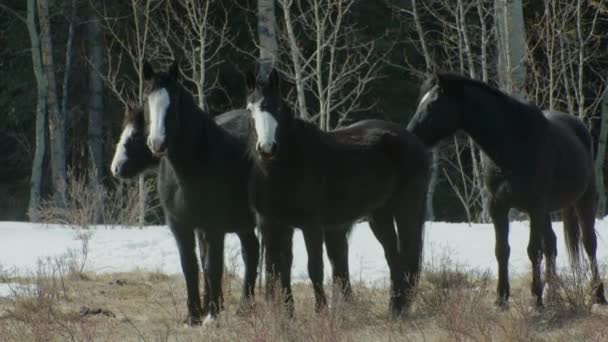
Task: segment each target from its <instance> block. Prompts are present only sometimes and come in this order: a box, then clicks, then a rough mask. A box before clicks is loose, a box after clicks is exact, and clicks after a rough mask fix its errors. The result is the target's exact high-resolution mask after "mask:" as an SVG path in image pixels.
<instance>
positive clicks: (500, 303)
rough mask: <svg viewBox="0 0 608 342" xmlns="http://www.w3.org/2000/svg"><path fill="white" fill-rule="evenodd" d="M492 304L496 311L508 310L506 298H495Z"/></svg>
mask: <svg viewBox="0 0 608 342" xmlns="http://www.w3.org/2000/svg"><path fill="white" fill-rule="evenodd" d="M494 306H495V307H496V309H498V311H507V310H509V302H508V301H507V300H506V299H497V300H496V301H495V302H494Z"/></svg>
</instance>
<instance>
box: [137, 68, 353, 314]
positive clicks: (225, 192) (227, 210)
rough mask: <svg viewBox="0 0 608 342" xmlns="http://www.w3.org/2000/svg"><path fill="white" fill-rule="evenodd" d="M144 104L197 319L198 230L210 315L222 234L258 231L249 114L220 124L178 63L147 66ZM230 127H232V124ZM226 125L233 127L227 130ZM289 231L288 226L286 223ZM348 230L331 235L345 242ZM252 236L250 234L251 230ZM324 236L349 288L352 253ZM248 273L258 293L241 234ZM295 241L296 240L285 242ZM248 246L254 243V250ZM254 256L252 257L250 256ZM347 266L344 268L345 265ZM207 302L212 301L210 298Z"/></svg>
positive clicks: (216, 294)
mask: <svg viewBox="0 0 608 342" xmlns="http://www.w3.org/2000/svg"><path fill="white" fill-rule="evenodd" d="M143 71H144V79H145V98H146V101H145V106H146V115H148V118H147V120H146V121H147V124H148V139H147V144H148V147H149V148H150V150H151V151H152V152H153V153H154V154H155V155H157V156H161V157H162V158H161V164H160V171H159V195H160V199H161V202H162V204H163V208H164V210H165V216H166V218H167V221H168V224H169V226H170V228H171V230H172V232H173V234H174V236H175V239H176V241H177V245H178V248H179V250H180V258H181V263H182V268H183V271H184V275H185V277H186V285H187V290H188V312H189V317H190V318H191V321H197V320H200V315H201V313H202V312H204V309H205V307H203V309H201V308H200V299H199V294H198V267H197V262H196V258H195V253H194V239H193V230H194V228H195V227H198V228H200V229H202V230H203V231H204V232H205V240H206V241H207V248H208V252H207V258H206V263H207V265H206V267H205V269H206V270H207V272H206V280H207V281H208V282H209V294H210V299H209V304H208V310H209V314H210V315H211V316H212V317H214V316H215V315H217V312H218V310H219V309H220V306H219V298H220V295H221V292H220V286H221V277H222V270H223V250H224V248H223V244H224V233H226V232H231V231H239V232H246V233H251V234H252V233H253V229H254V227H255V223H256V221H255V217H254V214H253V211H252V210H251V207H250V204H249V196H248V183H249V176H250V170H251V166H252V163H251V160H250V159H249V156H248V153H247V138H246V136H247V134H248V133H247V128H248V122H249V120H248V116H242V115H240V116H239V115H237V118H238V120H229V119H228V118H226V122H225V123H222V127H220V126H219V125H218V122H222V119H218V122H216V121H214V120H213V119H212V118H211V117H210V116H209V115H208V114H207V113H205V112H204V111H202V110H201V109H200V108H199V107H198V106H197V104H196V103H195V101H194V98H193V97H192V95H191V94H190V93H189V92H188V91H187V90H186V89H185V88H184V87H183V86H182V85H181V84H180V83H179V82H178V73H179V71H178V66H177V63H174V64H173V66H172V67H171V68H170V69H169V71H168V72H159V73H156V72H154V70H153V69H152V67H151V66H150V65H149V64H148V63H146V64H145V66H144V70H143ZM228 126H232V128H231V129H230V128H229V127H228ZM226 128H228V129H226ZM285 229H286V230H289V229H290V228H286V227H285ZM347 233H348V230H346V229H342V230H340V232H339V234H336V235H337V236H338V237H337V238H336V239H334V240H337V241H338V242H344V244H346V239H347ZM248 236H249V235H248ZM334 240H332V239H331V237H330V238H329V239H327V241H326V245H327V250H328V255H329V257H330V259H331V260H332V263H333V264H334V265H336V266H335V269H334V274H336V273H338V274H340V276H341V277H342V278H341V279H343V281H344V283H345V284H346V285H345V289H347V290H345V291H349V290H350V281H349V279H348V258H347V256H348V255H347V254H346V256H345V257H344V258H337V257H335V256H334V255H332V254H331V251H344V250H347V248H346V247H344V246H342V245H339V246H337V247H336V246H334V244H335V242H334ZM241 243H242V246H243V248H244V249H247V251H246V252H245V254H244V255H246V256H247V258H246V260H245V265H246V274H245V286H244V293H246V294H253V290H254V283H255V278H256V267H255V266H256V265H257V263H258V253H259V251H258V241H257V240H255V241H253V240H252V241H243V240H242V241H241ZM285 243H289V244H290V245H291V241H285ZM249 249H251V250H250V251H249ZM250 256H251V257H250ZM344 269H346V274H343V273H341V270H344ZM205 306H207V305H205Z"/></svg>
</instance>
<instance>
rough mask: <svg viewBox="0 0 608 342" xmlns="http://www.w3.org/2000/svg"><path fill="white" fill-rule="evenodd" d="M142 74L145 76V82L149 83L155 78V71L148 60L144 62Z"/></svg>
mask: <svg viewBox="0 0 608 342" xmlns="http://www.w3.org/2000/svg"><path fill="white" fill-rule="evenodd" d="M142 74H143V76H144V80H146V81H149V80H151V79H152V77H154V69H152V66H151V65H150V63H149V62H148V61H147V60H145V61H144V65H143V67H142Z"/></svg>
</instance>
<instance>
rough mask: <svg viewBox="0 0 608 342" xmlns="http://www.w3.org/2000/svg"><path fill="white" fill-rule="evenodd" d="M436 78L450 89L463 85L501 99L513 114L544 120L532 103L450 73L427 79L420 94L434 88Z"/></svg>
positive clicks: (485, 84) (460, 87)
mask: <svg viewBox="0 0 608 342" xmlns="http://www.w3.org/2000/svg"><path fill="white" fill-rule="evenodd" d="M437 78H440V79H441V81H442V82H445V83H446V84H448V87H449V88H451V89H462V84H463V83H464V84H465V85H467V86H470V87H474V88H480V89H482V90H484V91H486V92H488V93H490V94H492V95H494V96H496V97H498V98H501V99H502V100H503V101H505V102H506V104H507V105H509V106H511V107H513V108H514V112H520V113H524V114H525V115H536V116H538V117H541V118H544V115H543V113H542V110H541V109H540V108H539V107H538V106H536V105H535V104H533V103H524V102H522V101H520V100H519V99H517V98H515V97H513V96H510V95H508V94H505V93H504V92H503V91H501V90H500V89H498V88H495V87H493V86H491V85H489V84H487V83H484V82H482V81H480V80H475V79H472V78H469V77H466V76H463V75H460V74H456V73H451V72H442V73H438V74H437V76H436V77H431V78H429V79H427V80H426V81H425V82H424V83H423V85H422V87H421V90H422V91H421V94H424V93H425V92H426V91H428V90H429V89H430V88H432V87H433V86H435V85H436V84H437V82H438V80H437ZM454 83H456V84H458V86H451V85H452V84H454Z"/></svg>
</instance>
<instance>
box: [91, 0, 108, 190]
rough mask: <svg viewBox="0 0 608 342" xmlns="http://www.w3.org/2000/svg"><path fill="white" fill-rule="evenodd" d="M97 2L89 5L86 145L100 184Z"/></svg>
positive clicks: (100, 43) (101, 61)
mask: <svg viewBox="0 0 608 342" xmlns="http://www.w3.org/2000/svg"><path fill="white" fill-rule="evenodd" d="M98 3H99V0H93V1H92V2H91V4H90V5H89V15H88V16H89V23H88V33H89V34H88V39H87V42H88V50H89V59H90V61H91V63H90V66H89V122H88V125H89V127H88V144H89V151H88V152H89V161H90V164H91V165H90V167H92V170H94V174H95V177H96V179H95V181H96V182H97V184H101V180H102V179H103V170H104V169H103V165H104V164H103V80H102V79H101V75H102V68H103V64H104V58H103V35H102V32H101V22H100V19H99V18H98V17H97V12H96V9H95V6H96V5H98Z"/></svg>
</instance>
